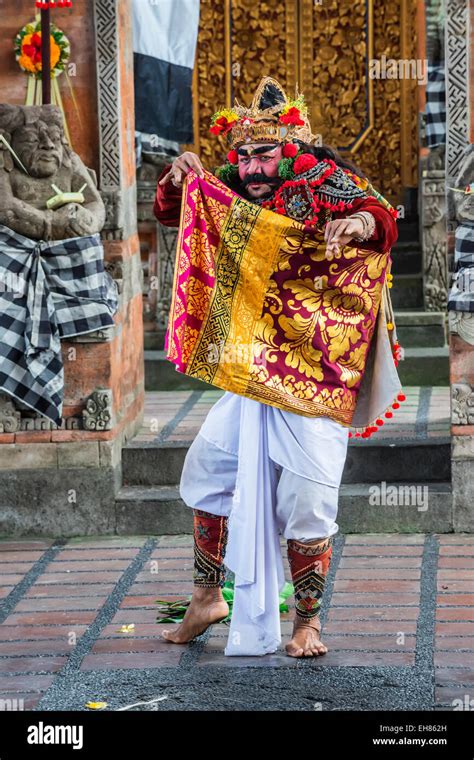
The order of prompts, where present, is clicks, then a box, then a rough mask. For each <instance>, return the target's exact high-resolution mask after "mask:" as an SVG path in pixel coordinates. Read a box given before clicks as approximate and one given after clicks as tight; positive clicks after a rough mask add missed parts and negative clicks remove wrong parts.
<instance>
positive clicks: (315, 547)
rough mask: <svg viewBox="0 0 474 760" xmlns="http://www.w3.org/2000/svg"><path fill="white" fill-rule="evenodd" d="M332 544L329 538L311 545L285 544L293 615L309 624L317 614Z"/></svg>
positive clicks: (293, 541) (299, 543)
mask: <svg viewBox="0 0 474 760" xmlns="http://www.w3.org/2000/svg"><path fill="white" fill-rule="evenodd" d="M332 543H333V539H332V536H329V537H328V538H324V539H322V540H321V541H320V542H319V543H317V544H312V545H311V544H307V543H306V544H303V543H301V542H300V541H295V540H294V539H288V540H287V546H288V562H289V564H290V569H291V577H292V581H293V586H294V587H295V608H296V614H297V615H298V616H299V617H300V618H303V619H305V620H311V619H312V618H314V617H316V616H318V615H319V613H320V607H321V597H322V595H323V591H324V584H325V581H326V576H327V573H328V570H329V566H330V564H331V554H332Z"/></svg>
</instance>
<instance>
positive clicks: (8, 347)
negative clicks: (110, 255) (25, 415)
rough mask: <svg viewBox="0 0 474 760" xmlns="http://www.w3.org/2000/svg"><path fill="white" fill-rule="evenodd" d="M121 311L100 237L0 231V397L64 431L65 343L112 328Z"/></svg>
mask: <svg viewBox="0 0 474 760" xmlns="http://www.w3.org/2000/svg"><path fill="white" fill-rule="evenodd" d="M117 308H118V292H117V285H116V283H115V282H114V280H113V279H112V277H111V276H110V275H109V273H108V272H106V271H105V270H104V251H103V247H102V243H101V240H100V235H99V233H96V234H95V235H90V236H87V237H75V238H66V239H64V240H56V241H51V242H47V241H43V240H41V241H37V240H31V239H30V238H27V237H24V236H23V235H20V234H18V233H17V232H14V231H13V230H11V229H10V228H9V227H6V226H5V225H3V224H0V392H5V393H7V394H9V395H11V396H13V397H14V398H16V399H18V400H19V401H21V402H22V403H23V404H26V405H27V406H29V407H31V409H34V410H35V411H36V412H38V414H41V415H42V416H44V417H47V418H48V419H50V420H52V421H53V422H54V423H56V424H58V425H60V424H61V418H62V403H63V393H64V369H63V363H62V356H61V342H60V340H61V338H67V337H71V336H73V335H81V334H84V333H89V332H92V331H94V330H99V329H102V328H106V327H111V326H112V325H113V324H114V319H113V314H115V312H116V311H117Z"/></svg>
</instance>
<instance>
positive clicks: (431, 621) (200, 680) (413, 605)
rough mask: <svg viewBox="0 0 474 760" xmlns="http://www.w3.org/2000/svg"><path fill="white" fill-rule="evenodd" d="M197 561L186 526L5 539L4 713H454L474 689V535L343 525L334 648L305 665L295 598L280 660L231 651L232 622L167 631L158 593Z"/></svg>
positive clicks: (186, 580) (0, 661)
mask: <svg viewBox="0 0 474 760" xmlns="http://www.w3.org/2000/svg"><path fill="white" fill-rule="evenodd" d="M281 547H282V556H283V560H284V567H285V573H286V577H287V579H288V580H290V573H289V567H288V562H287V558H286V551H285V542H284V540H283V539H282V542H281ZM192 566H193V548H192V537H191V536H189V535H178V536H160V537H155V536H138V537H124V538H123V539H122V538H118V537H116V536H114V537H110V538H108V537H102V536H101V537H87V538H77V539H70V540H67V541H66V540H58V541H54V540H51V541H48V540H45V541H41V542H38V541H34V540H32V541H29V540H27V539H24V540H21V541H17V540H8V539H7V540H1V541H0V568H1V569H0V590H4V591H5V593H4V595H3V597H2V598H1V599H0V709H6V708H7V707H8V706H11V705H12V704H20V705H21V706H22V707H21V709H25V710H35V709H45V710H66V709H70V710H79V711H80V710H86V709H87V708H86V707H85V704H86V702H88V701H105V702H107V704H108V707H107V708H106V709H109V710H116V709H119V708H124V707H125V708H126V707H127V706H128V705H131V704H134V703H135V702H137V701H141V702H147V703H148V704H146V705H143V706H141V707H139V708H135V709H143V710H162V711H166V710H211V709H218V710H241V709H244V710H248V709H255V710H278V709H293V710H294V709H297V710H314V709H328V710H358V709H363V710H386V709H388V710H392V709H393V710H453V709H454V707H455V705H456V704H459V703H457V702H456V700H465V698H466V694H467V695H470V694H471V693H472V689H473V688H474V657H473V650H474V536H472V535H467V534H447V535H444V534H440V535H432V534H428V535H422V534H364V535H353V534H352V535H349V536H347V537H345V536H343V535H341V534H338V535H337V537H336V540H335V544H334V553H333V561H332V563H331V569H330V573H329V577H328V582H327V585H326V590H325V595H324V603H323V609H322V620H323V633H324V641H325V643H326V644H327V645H328V648H329V651H328V653H327V654H326V655H324V656H322V657H316V658H305V659H304V660H302V659H295V658H291V657H288V656H287V655H286V652H285V649H284V646H285V643H286V642H287V641H288V639H289V637H290V635H291V628H292V622H291V620H292V617H293V603H294V600H293V598H292V597H290V599H289V600H288V603H289V607H290V611H289V612H288V613H284V614H282V615H281V628H282V644H281V647H280V649H279V650H278V651H277V652H275V653H274V654H272V655H266V656H264V657H227V656H225V655H224V647H225V644H226V640H227V636H228V631H229V628H228V625H226V624H218V625H214V626H212V627H210V628H209V629H208V630H207V631H206V633H205V634H203V635H202V636H200V637H199V638H197V639H196V640H195V641H193V642H191V643H190V644H187V645H175V644H171V643H169V642H167V641H165V640H163V639H162V638H160V632H161V631H162V630H163V629H164V628H165V627H169V626H170V625H173V624H157V623H156V617H157V605H156V599H157V598H158V597H160V598H168V599H180V598H183V597H186V596H187V595H188V594H189V593H190V592H191V590H192V581H191V578H192ZM130 624H134V626H135V627H134V629H133V630H132V632H128V633H124V632H123V631H122V626H124V625H130ZM315 671H316V672H315ZM11 700H18V702H14V703H12V702H11ZM153 700H155V701H153ZM156 700H159V701H156ZM315 705H316V707H315Z"/></svg>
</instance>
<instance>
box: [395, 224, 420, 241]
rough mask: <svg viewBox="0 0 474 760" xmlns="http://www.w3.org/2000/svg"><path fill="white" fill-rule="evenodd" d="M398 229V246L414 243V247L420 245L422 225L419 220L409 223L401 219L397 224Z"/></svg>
mask: <svg viewBox="0 0 474 760" xmlns="http://www.w3.org/2000/svg"><path fill="white" fill-rule="evenodd" d="M397 227H398V240H397V242H396V245H400V243H412V244H414V245H420V240H419V235H420V225H419V221H418V219H415V220H413V221H409V222H408V221H405V220H404V219H399V220H398V222H397Z"/></svg>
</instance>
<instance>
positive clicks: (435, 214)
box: [420, 146, 448, 311]
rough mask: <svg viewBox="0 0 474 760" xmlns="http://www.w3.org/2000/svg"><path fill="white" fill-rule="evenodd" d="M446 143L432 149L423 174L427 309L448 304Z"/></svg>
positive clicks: (424, 259)
mask: <svg viewBox="0 0 474 760" xmlns="http://www.w3.org/2000/svg"><path fill="white" fill-rule="evenodd" d="M443 155H444V146H440V147H439V149H438V148H434V149H433V150H431V152H430V155H429V158H428V161H427V162H426V164H425V168H424V169H423V171H422V177H421V202H420V206H421V242H422V250H423V293H424V300H425V309H426V310H427V311H444V310H445V309H446V304H447V289H448V269H447V246H446V185H445V172H444V170H443V169H442V168H434V167H439V166H441V165H442V160H443V159H442V156H443Z"/></svg>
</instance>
